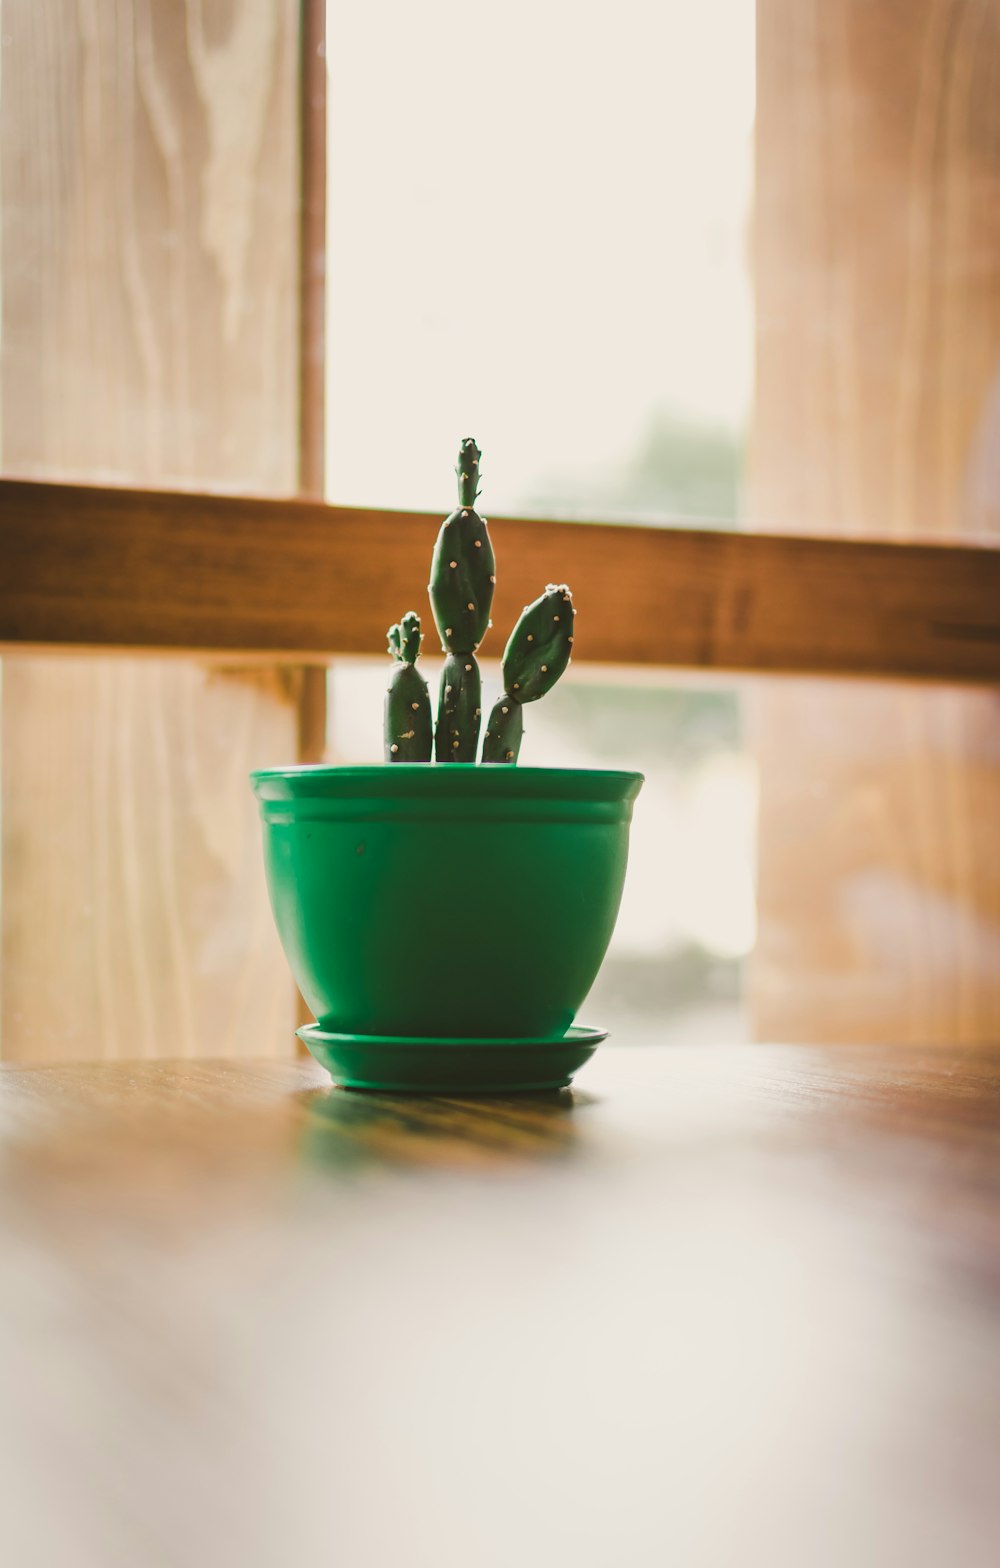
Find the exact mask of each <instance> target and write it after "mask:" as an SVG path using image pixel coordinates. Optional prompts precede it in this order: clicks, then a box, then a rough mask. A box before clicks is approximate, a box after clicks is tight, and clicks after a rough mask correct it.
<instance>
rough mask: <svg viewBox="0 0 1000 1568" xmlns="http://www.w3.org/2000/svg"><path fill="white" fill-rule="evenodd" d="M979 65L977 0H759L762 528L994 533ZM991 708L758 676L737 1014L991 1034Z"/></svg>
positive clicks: (773, 1030) (996, 134)
mask: <svg viewBox="0 0 1000 1568" xmlns="http://www.w3.org/2000/svg"><path fill="white" fill-rule="evenodd" d="M998 68H1000V13H998V12H997V9H996V7H990V6H984V5H981V4H977V3H976V0H957V3H956V0H836V4H828V3H824V0H759V3H758V108H757V181H756V191H757V194H756V218H755V230H756V235H755V282H756V290H757V321H758V343H757V360H758V374H757V394H756V400H755V419H754V432H753V460H752V501H753V512H754V516H755V519H756V520H757V521H758V522H759V523H760V525H761V526H762V527H767V528H786V529H789V530H793V531H798V530H801V529H803V528H807V529H817V530H819V531H822V532H833V533H838V532H849V533H870V534H886V533H890V534H894V535H896V536H898V537H907V538H909V537H913V538H919V537H921V536H926V535H928V534H942V533H947V534H963V535H971V536H973V537H980V538H983V539H986V538H992V539H994V540H1000V468H998V466H997V463H996V458H995V453H996V450H997V447H998V443H1000V229H998V227H997V213H998V211H1000V95H998V93H997V90H996V79H997V71H998ZM991 453H992V454H994V455H993V456H991ZM873 609H874V610H875V611H876V613H877V606H873ZM998 711H1000V710H998V701H997V697H996V696H995V695H990V694H987V693H979V694H973V693H969V692H960V691H957V690H950V691H949V690H936V691H931V690H927V689H918V688H912V689H907V688H903V687H896V688H892V687H889V686H882V687H875V688H866V687H859V686H856V685H850V684H847V683H834V682H792V683H789V684H787V685H784V684H780V685H779V683H777V682H775V683H772V684H771V685H770V686H768V688H767V689H766V691H763V692H762V693H761V695H760V697H759V699H758V700H757V701H756V702H755V703H754V704H753V716H754V720H755V730H756V740H757V746H758V754H759V756H760V761H761V770H762V788H761V812H760V870H759V904H760V937H759V944H758V950H757V954H756V957H755V961H754V964H753V967H752V995H753V1003H754V1010H755V1015H756V1031H757V1033H758V1034H759V1035H761V1036H764V1037H768V1038H779V1039H781V1038H785V1039H787V1038H795V1039H801V1040H816V1039H825V1040H833V1041H840V1040H857V1039H866V1038H867V1039H871V1038H880V1039H891V1040H908V1041H924V1042H930V1043H933V1042H935V1041H942V1040H969V1041H971V1040H978V1039H995V1038H996V1036H997V1032H998V1030H1000V758H998V752H997V734H998Z"/></svg>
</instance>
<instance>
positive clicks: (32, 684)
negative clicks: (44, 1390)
mask: <svg viewBox="0 0 1000 1568" xmlns="http://www.w3.org/2000/svg"><path fill="white" fill-rule="evenodd" d="M57 9H58V8H57ZM64 10H65V14H64V15H62V14H56V13H55V12H54V11H53V9H52V8H51V7H45V6H37V5H34V4H33V3H31V0H9V3H7V4H5V5H4V14H3V95H2V100H0V142H2V159H3V165H2V180H0V191H2V203H3V222H2V231H3V240H2V243H3V254H2V274H3V323H2V360H0V428H2V441H3V447H2V461H3V467H4V470H5V471H6V472H8V473H9V472H16V473H20V474H27V475H34V476H37V477H48V478H65V477H67V476H73V477H86V478H90V479H93V478H103V479H117V480H127V481H131V482H136V481H140V482H144V483H149V484H159V485H174V484H193V483H200V484H202V485H220V486H236V487H248V488H252V489H254V490H255V491H259V492H265V493H266V492H270V493H281V492H291V491H294V490H295V489H296V487H297V483H298V472H299V407H298V390H299V354H298V325H299V315H298V303H297V289H298V279H299V223H298V202H299V190H298V169H299V123H298V108H299V92H298V83H299V59H298V8H297V7H296V6H295V5H294V4H292V3H291V0H266V3H263V4H261V3H257V0H183V3H181V0H179V3H177V4H175V5H164V4H159V3H156V0H121V3H118V4H114V5H111V4H105V3H103V0H78V3H77V4H74V5H72V6H69V7H66V8H64ZM3 700H4V748H3V869H4V882H5V886H4V899H3V969H4V992H3V1015H2V1020H0V1027H2V1046H0V1049H2V1051H3V1054H4V1055H5V1056H7V1057H13V1058H22V1057H30V1056H32V1055H36V1054H42V1055H44V1056H45V1057H47V1058H49V1057H52V1056H62V1055H65V1054H68V1053H70V1052H71V1051H73V1050H75V1049H76V1048H77V1045H78V1043H79V1041H80V1040H81V1039H82V1038H83V1033H86V1034H87V1035H88V1037H89V1038H100V1039H102V1040H103V1041H104V1042H105V1046H106V1048H107V1049H109V1050H112V1049H113V1050H128V1051H129V1053H130V1054H153V1053H164V1052H169V1053H171V1054H177V1053H180V1054H189V1053H192V1052H197V1051H201V1050H205V1049H213V1050H217V1049H219V1047H220V1044H222V1048H223V1049H224V1050H226V1051H229V1050H238V1049H239V1048H240V1040H241V1027H242V1025H241V1023H240V1022H239V1020H241V1019H245V1018H246V1017H247V1016H253V1015H254V1014H256V1013H257V1012H258V1011H260V1012H261V1013H262V1015H263V1016H266V1017H274V1016H276V1014H277V1013H278V1012H279V1011H281V1010H283V1011H284V1015H285V1016H286V1018H287V1021H288V1024H289V1039H290V1038H291V1034H290V1026H291V1024H292V1021H293V1017H294V1002H293V996H292V992H291V988H290V986H289V984H288V980H287V974H286V969H285V966H284V964H283V963H282V962H281V960H280V958H279V957H278V955H277V949H276V947H275V944H274V941H273V938H272V935H271V932H270V929H269V923H268V921H269V917H268V912H267V907H266V899H265V892H264V887H263V883H262V881H261V879H259V878H256V877H254V876H252V875H251V870H250V861H249V858H248V857H249V852H250V845H251V841H252V835H253V833H254V832H255V823H254V813H253V803H252V800H251V799H250V797H249V794H248V792H244V790H243V789H242V788H241V787H239V784H238V782H237V781H238V780H240V779H241V778H242V776H243V775H244V774H245V773H246V771H247V770H248V769H249V767H250V766H251V765H252V764H253V762H254V761H255V760H256V761H260V760H263V759H265V758H266V759H267V760H274V759H275V758H279V757H280V758H286V757H289V756H294V755H295V745H296V730H297V716H296V694H295V691H294V690H293V683H291V682H288V681H285V680H284V678H282V677H279V676H277V675H276V674H275V673H274V672H271V671H260V672H256V673H253V674H251V673H249V672H246V671H244V672H241V673H240V674H239V676H238V678H236V679H226V678H224V677H223V676H222V675H221V674H220V672H219V670H218V669H213V670H210V669H206V668H200V667H198V666H195V665H193V664H192V665H191V666H189V667H188V668H187V669H181V668H179V667H173V668H171V667H166V666H162V665H161V666H155V667H154V666H143V667H139V666H135V665H132V664H129V663H126V662H123V661H117V662H116V661H110V660H100V659H80V660H78V661H75V662H74V664H72V665H71V664H69V663H67V662H66V661H63V662H62V663H60V662H59V661H52V660H43V661H34V660H25V661H21V660H17V661H15V660H12V659H8V660H5V668H4V692H3ZM40 800H44V801H45V803H46V808H47V809H46V811H45V813H44V814H41V813H40V812H39V801H40Z"/></svg>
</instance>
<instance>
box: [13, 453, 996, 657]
mask: <svg viewBox="0 0 1000 1568" xmlns="http://www.w3.org/2000/svg"><path fill="white" fill-rule="evenodd" d="M439 521H440V520H439V518H437V517H432V516H427V515H423V514H418V513H410V512H384V511H363V510H360V509H355V508H351V507H337V506H325V505H323V504H321V503H318V502H308V501H292V500H289V501H284V500H261V499H246V498H243V497H236V496H222V495H190V494H183V493H176V492H159V491H146V490H125V489H97V488H93V487H90V486H83V485H57V484H35V483H29V482H25V481H17V480H4V481H0V646H3V647H6V649H7V650H8V651H10V650H13V649H18V648H26V647H32V648H40V647H48V648H53V649H56V648H62V649H68V648H89V649H103V650H113V649H120V650H150V651H154V650H155V651H156V652H161V653H170V652H175V653H191V652H196V653H216V654H224V655H227V656H237V655H247V654H266V655H268V656H271V657H273V656H278V657H285V656H287V657H290V658H298V657H301V656H302V655H303V654H307V655H310V656H312V655H320V656H327V655H335V654H360V653H370V654H378V653H381V652H382V650H383V649H384V646H385V629H386V626H387V625H388V624H389V623H390V621H393V620H396V619H398V617H399V616H400V615H401V614H402V613H403V612H404V611H406V610H409V609H416V610H419V611H420V612H421V613H426V612H427V600H426V592H425V587H424V585H425V584H426V581H427V571H428V565H429V562H430V555H431V547H432V545H433V542H434V537H435V533H436V530H437V527H438V524H439ZM490 528H491V531H492V534H493V539H494V546H495V548H496V552H497V559H498V563H499V571H498V578H499V581H498V584H497V597H496V602H495V609H494V618H495V621H496V628H497V629H496V631H495V632H494V634H493V636H492V637H491V638H490V639H489V641H488V643H487V645H486V647H485V648H484V653H486V654H493V655H497V654H499V653H500V652H502V650H503V645H504V640H505V638H506V635H507V632H508V630H509V628H510V626H511V625H512V624H513V621H514V619H515V618H516V616H517V614H518V613H519V611H520V609H521V606H522V605H523V604H525V603H527V602H528V601H529V600H530V599H532V598H534V597H535V596H536V594H537V593H539V592H540V590H541V589H542V588H543V587H544V585H545V583H547V582H549V581H559V582H562V581H566V582H568V583H570V585H571V586H572V588H573V591H574V596H575V598H576V602H577V604H578V606H579V610H580V616H579V622H578V636H577V644H576V647H577V653H578V656H579V657H580V658H581V659H591V660H596V661H600V662H602V663H620V664H656V665H679V666H685V667H689V668H700V669H726V670H755V671H764V672H775V673H817V674H824V675H868V676H911V677H922V678H932V679H941V680H953V681H990V682H996V681H1000V550H990V549H982V548H976V547H973V546H962V545H947V544H919V545H918V544H905V543H882V542H872V541H860V540H855V539H818V538H798V537H785V536H775V535H767V534H758V533H735V532H720V531H715V530H707V529H705V530H702V529H690V528H672V527H665V528H646V527H644V528H638V527H627V526H618V525H608V524H601V523H558V522H531V521H527V520H524V519H514V518H493V519H491V521H490Z"/></svg>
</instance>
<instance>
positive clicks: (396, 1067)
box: [297, 1024, 608, 1094]
mask: <svg viewBox="0 0 1000 1568" xmlns="http://www.w3.org/2000/svg"><path fill="white" fill-rule="evenodd" d="M297 1033H298V1036H299V1039H300V1040H303V1041H305V1044H306V1045H307V1046H308V1048H309V1050H310V1051H311V1052H312V1054H313V1056H315V1058H316V1060H317V1061H318V1062H319V1063H320V1064H321V1066H323V1067H325V1068H326V1070H327V1072H329V1073H330V1074H331V1075H332V1077H333V1079H334V1082H335V1083H338V1084H340V1085H341V1087H342V1088H344V1089H380V1090H382V1091H383V1092H384V1093H397V1092H403V1093H408V1094H515V1093H517V1094H523V1093H528V1092H531V1091H534V1092H537V1091H539V1090H541V1089H564V1088H565V1087H566V1085H567V1084H568V1083H569V1081H570V1079H571V1078H572V1076H573V1074H574V1073H575V1072H576V1071H577V1069H578V1068H580V1067H582V1066H583V1064H584V1062H588V1061H589V1060H590V1058H591V1057H592V1056H593V1054H594V1052H595V1051H596V1050H597V1047H598V1046H599V1045H600V1043H601V1041H602V1040H606V1039H607V1037H608V1031H607V1030H606V1029H585V1028H583V1027H582V1026H574V1027H573V1028H572V1029H570V1030H568V1031H567V1033H566V1034H564V1035H563V1036H562V1037H561V1038H560V1039H558V1040H553V1039H545V1040H525V1039H517V1040H443V1039H438V1040H434V1039H422V1038H418V1037H417V1036H411V1037H408V1038H407V1037H405V1036H399V1035H395V1036H394V1035H361V1034H330V1033H328V1032H327V1031H326V1030H325V1029H321V1028H320V1027H319V1025H318V1024H306V1025H304V1026H303V1027H302V1028H301V1029H299V1030H298V1031H297Z"/></svg>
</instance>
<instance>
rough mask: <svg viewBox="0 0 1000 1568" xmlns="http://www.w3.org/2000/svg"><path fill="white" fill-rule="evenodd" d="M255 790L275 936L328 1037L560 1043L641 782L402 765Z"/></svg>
mask: <svg viewBox="0 0 1000 1568" xmlns="http://www.w3.org/2000/svg"><path fill="white" fill-rule="evenodd" d="M251 783H252V785H253V789H254V792H255V794H256V795H257V798H258V801H259V803H260V811H261V817H262V820H263V828H264V858H265V864H266V869H267V882H268V888H269V891H270V896H271V905H272V908H273V910H274V918H275V921H276V923H277V927H278V933H279V935H280V937H281V941H282V945H283V946H284V949H285V953H286V955H287V957H288V961H289V964H290V965H291V969H292V972H293V974H294V976H295V979H296V981H297V983H298V986H299V989H300V990H301V992H302V995H303V997H304V998H305V1000H306V1002H307V1003H308V1005H309V1007H310V1008H311V1009H312V1011H313V1013H314V1014H315V1016H316V1019H317V1021H318V1023H319V1025H320V1027H321V1028H322V1029H323V1030H326V1031H330V1032H333V1033H336V1034H339V1035H358V1036H365V1037H372V1036H383V1037H385V1036H391V1037H400V1036H403V1037H413V1036H419V1037H423V1038H435V1039H443V1040H447V1039H468V1040H477V1039H493V1040H496V1039H497V1038H500V1037H502V1038H505V1039H507V1040H517V1039H525V1040H527V1039H532V1040H536V1041H537V1040H557V1039H561V1038H562V1036H563V1035H565V1034H566V1032H567V1030H568V1029H569V1028H570V1026H571V1025H572V1023H573V1020H574V1018H575V1016H576V1012H577V1009H578V1008H579V1006H580V1004H581V1003H582V1001H583V999H584V997H585V996H586V995H587V992H588V991H589V990H590V987H591V985H592V984H593V982H594V979H595V977H596V975H597V971H598V969H599V968H600V966H601V962H602V960H603V958H604V954H605V952H606V951H607V946H608V942H609V941H610V939H611V933H612V931H613V929H614V924H615V919H616V917H617V914H618V906H619V903H620V901H621V895H622V888H623V886H624V882H625V866H626V860H627V856H628V832H629V823H630V821H631V816H632V803H633V801H634V800H635V797H636V795H637V794H638V793H639V789H640V786H641V784H642V775H641V774H640V773H625V772H611V771H605V770H603V769H591V768H583V769H576V768H573V769H570V768H521V767H504V766H494V767H483V766H475V765H473V764H471V763H470V764H461V763H452V764H449V765H447V766H430V765H428V764H424V763H415V764H406V763H397V764H393V765H391V766H380V767H356V768H330V767H297V768H268V769H263V770H261V771H260V772H257V773H254V774H252V775H251Z"/></svg>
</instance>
